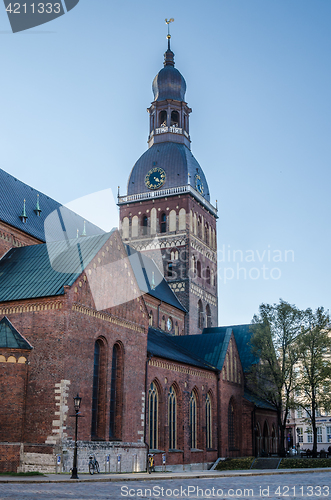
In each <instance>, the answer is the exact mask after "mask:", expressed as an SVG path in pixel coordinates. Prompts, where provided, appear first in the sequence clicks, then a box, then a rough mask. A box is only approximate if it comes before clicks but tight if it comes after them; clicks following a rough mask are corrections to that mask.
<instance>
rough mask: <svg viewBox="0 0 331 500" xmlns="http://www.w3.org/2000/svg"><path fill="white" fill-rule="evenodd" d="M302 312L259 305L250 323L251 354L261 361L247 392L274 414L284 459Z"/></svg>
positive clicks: (282, 304) (283, 305)
mask: <svg viewBox="0 0 331 500" xmlns="http://www.w3.org/2000/svg"><path fill="white" fill-rule="evenodd" d="M302 316H303V314H302V312H301V311H300V310H299V309H297V308H296V307H295V306H294V305H291V304H289V303H288V302H285V301H283V300H282V299H280V302H279V304H273V305H270V304H261V305H260V308H259V314H258V315H255V316H254V318H253V321H252V331H253V334H252V337H251V345H252V351H253V353H254V354H255V356H257V358H258V359H259V360H260V361H259V363H257V364H256V365H254V366H253V367H252V370H251V374H250V376H249V384H250V389H252V390H253V391H254V392H255V393H256V394H257V395H259V397H262V398H263V399H264V400H265V401H267V402H268V403H269V404H271V405H272V406H273V407H274V408H275V410H276V412H277V420H278V425H279V429H280V444H279V453H280V455H281V456H285V431H286V420H287V416H288V413H289V410H290V409H291V408H293V407H294V404H295V403H294V389H295V386H296V372H295V370H294V365H295V363H296V362H297V361H298V349H297V342H296V340H297V337H298V335H299V334H300V332H301V321H302Z"/></svg>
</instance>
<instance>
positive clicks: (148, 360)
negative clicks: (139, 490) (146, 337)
mask: <svg viewBox="0 0 331 500" xmlns="http://www.w3.org/2000/svg"><path fill="white" fill-rule="evenodd" d="M152 357H153V354H150V355H149V357H147V360H146V369H145V425H144V445H145V446H146V448H147V456H146V471H147V470H148V454H149V444H148V443H147V442H146V429H147V409H148V397H147V393H148V391H147V381H148V376H147V375H148V373H147V372H148V363H149V362H150V360H151V359H152Z"/></svg>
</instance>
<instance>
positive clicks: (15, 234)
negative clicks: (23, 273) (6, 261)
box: [0, 221, 42, 257]
mask: <svg viewBox="0 0 331 500" xmlns="http://www.w3.org/2000/svg"><path fill="white" fill-rule="evenodd" d="M38 243H42V242H41V241H40V240H37V239H36V238H34V237H33V236H30V235H28V234H26V233H23V232H22V231H20V230H19V229H16V228H15V227H13V226H9V224H6V223H5V222H2V221H0V257H2V256H3V255H4V254H5V253H6V252H8V250H10V248H12V247H22V246H26V245H36V244H38Z"/></svg>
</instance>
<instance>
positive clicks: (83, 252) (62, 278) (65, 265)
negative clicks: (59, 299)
mask: <svg viewBox="0 0 331 500" xmlns="http://www.w3.org/2000/svg"><path fill="white" fill-rule="evenodd" d="M109 236H110V233H105V234H103V235H100V236H90V237H83V238H77V239H75V240H71V242H65V241H60V242H54V243H50V244H40V245H31V246H27V247H20V248H12V249H11V250H9V252H7V253H6V254H5V255H4V257H3V258H2V259H1V260H0V302H7V301H11V300H21V299H31V298H36V297H49V296H54V295H63V293H64V288H63V287H64V286H65V285H69V286H71V285H72V284H73V283H74V282H75V280H76V279H77V278H78V276H79V275H80V274H81V273H82V271H83V269H84V268H85V267H86V266H87V265H88V264H89V263H90V262H91V260H92V258H93V257H94V256H95V255H96V253H97V252H98V251H99V250H100V249H101V248H102V246H103V245H104V244H105V242H106V241H107V240H108V239H109ZM50 257H51V259H52V262H51V260H50Z"/></svg>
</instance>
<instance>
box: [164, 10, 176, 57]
mask: <svg viewBox="0 0 331 500" xmlns="http://www.w3.org/2000/svg"><path fill="white" fill-rule="evenodd" d="M165 22H166V24H167V25H168V34H167V40H168V50H171V49H170V38H171V35H170V23H173V22H174V18H173V17H171V18H170V19H166V20H165Z"/></svg>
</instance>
